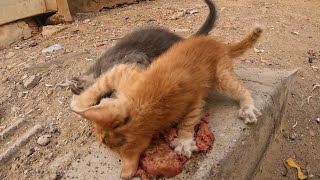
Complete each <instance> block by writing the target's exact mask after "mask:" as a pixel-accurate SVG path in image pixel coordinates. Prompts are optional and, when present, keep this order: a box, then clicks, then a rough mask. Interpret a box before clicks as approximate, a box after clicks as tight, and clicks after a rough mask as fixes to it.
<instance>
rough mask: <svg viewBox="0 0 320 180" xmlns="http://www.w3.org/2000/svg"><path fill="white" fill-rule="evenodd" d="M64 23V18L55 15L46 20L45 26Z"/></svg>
mask: <svg viewBox="0 0 320 180" xmlns="http://www.w3.org/2000/svg"><path fill="white" fill-rule="evenodd" d="M65 22H66V21H65V20H64V17H63V16H61V15H59V14H58V13H56V14H54V15H52V16H50V17H49V18H48V19H47V20H46V25H56V24H63V23H65Z"/></svg>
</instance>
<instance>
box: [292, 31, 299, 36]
mask: <svg viewBox="0 0 320 180" xmlns="http://www.w3.org/2000/svg"><path fill="white" fill-rule="evenodd" d="M291 34H293V35H299V32H297V31H293V32H291Z"/></svg>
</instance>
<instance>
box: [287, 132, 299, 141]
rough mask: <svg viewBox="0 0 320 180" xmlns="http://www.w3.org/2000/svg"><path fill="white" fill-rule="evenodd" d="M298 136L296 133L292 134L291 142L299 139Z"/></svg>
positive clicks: (290, 136) (290, 135)
mask: <svg viewBox="0 0 320 180" xmlns="http://www.w3.org/2000/svg"><path fill="white" fill-rule="evenodd" d="M297 136H298V135H297V134H296V133H290V134H289V139H291V140H295V139H296V138H297Z"/></svg>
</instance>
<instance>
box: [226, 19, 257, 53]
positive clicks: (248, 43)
mask: <svg viewBox="0 0 320 180" xmlns="http://www.w3.org/2000/svg"><path fill="white" fill-rule="evenodd" d="M262 31H263V28H262V26H261V25H256V26H255V27H254V29H253V31H252V32H251V33H250V34H249V35H247V37H246V38H244V39H243V40H241V41H240V42H238V43H234V44H231V45H230V48H229V54H228V55H229V56H230V57H231V58H235V57H238V56H240V55H242V54H243V53H244V52H246V50H248V49H249V48H252V46H253V45H254V44H255V43H256V42H257V41H258V39H259V37H260V36H261V33H262Z"/></svg>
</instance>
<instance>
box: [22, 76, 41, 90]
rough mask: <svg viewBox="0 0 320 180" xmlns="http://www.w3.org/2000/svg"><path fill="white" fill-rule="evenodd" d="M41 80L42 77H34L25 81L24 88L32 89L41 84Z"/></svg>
mask: <svg viewBox="0 0 320 180" xmlns="http://www.w3.org/2000/svg"><path fill="white" fill-rule="evenodd" d="M40 80H41V76H36V75H32V76H30V77H29V78H28V79H26V80H24V81H23V86H24V87H25V88H26V89H32V88H34V87H35V86H36V85H37V84H38V83H39V81H40Z"/></svg>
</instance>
